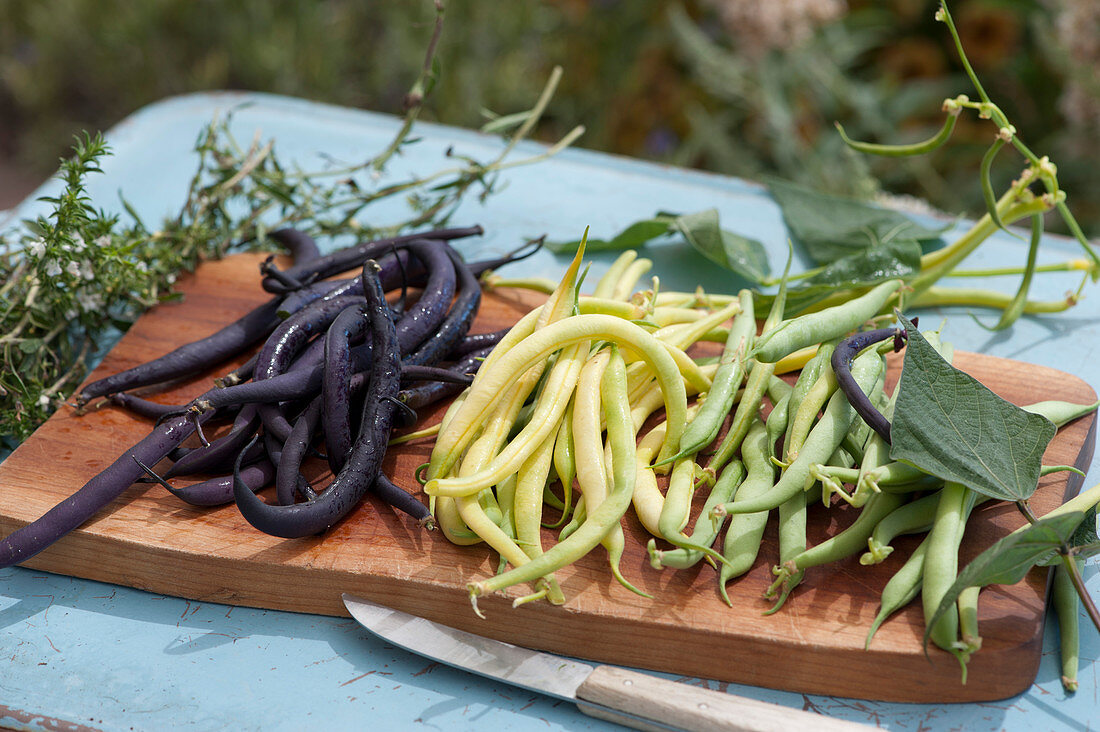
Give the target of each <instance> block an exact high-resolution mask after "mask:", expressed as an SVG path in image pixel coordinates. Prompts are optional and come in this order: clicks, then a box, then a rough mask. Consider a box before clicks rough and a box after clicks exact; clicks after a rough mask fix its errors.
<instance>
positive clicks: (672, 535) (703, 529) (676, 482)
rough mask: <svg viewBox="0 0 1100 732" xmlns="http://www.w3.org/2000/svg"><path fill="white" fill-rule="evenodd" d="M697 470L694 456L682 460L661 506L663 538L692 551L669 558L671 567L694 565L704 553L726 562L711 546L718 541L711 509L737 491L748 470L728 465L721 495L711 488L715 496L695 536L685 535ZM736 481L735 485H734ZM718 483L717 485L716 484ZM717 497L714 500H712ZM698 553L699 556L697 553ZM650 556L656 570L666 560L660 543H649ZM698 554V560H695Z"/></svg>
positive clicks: (673, 471) (708, 500)
mask: <svg viewBox="0 0 1100 732" xmlns="http://www.w3.org/2000/svg"><path fill="white" fill-rule="evenodd" d="M694 470H695V461H694V460H693V459H691V458H684V459H682V460H678V461H677V462H676V463H675V464H674V465H673V468H672V476H671V478H670V480H669V484H668V490H667V492H666V493H665V502H664V505H663V506H662V508H661V515H660V518H659V519H658V522H657V528H658V529H659V530H660V532H661V537H662V538H663V539H664V540H665V541H667V542H668V543H670V544H673V545H675V546H677V547H680V549H682V550H684V552H685V553H688V552H690V556H677V557H672V558H670V559H669V561H670V562H672V563H671V564H669V565H668V566H671V567H677V566H680V564H681V563H683V566H685V567H690V566H692V565H693V564H695V563H696V562H698V561H699V559H700V558H702V557H703V556H707V557H709V558H710V559H712V560H714V561H716V562H722V563H725V561H726V558H725V557H723V556H722V555H721V554H719V553H718V552H716V551H715V550H714V549H712V548H711V546H710V545H711V544H712V543H714V537H715V536H717V534H718V531H717V530H716V529H715V528H714V526H713V524H712V522H711V521H710V519H709V517H710V513H709V511H710V509H711V508H713V506H714V505H716V504H718V503H720V502H721V503H724V502H725V499H726V498H728V497H729V496H730V495H731V494H732V493H733V491H734V488H735V486H736V484H738V483H740V482H741V476H742V475H743V474H744V469H743V468H742V466H741V463H739V462H737V463H731V464H730V465H728V466H726V469H725V470H724V471H722V473H723V475H725V474H726V473H730V472H731V471H732V475H730V479H729V480H728V481H726V483H725V484H724V485H723V486H722V489H721V491H720V492H719V495H717V496H715V495H714V490H712V491H711V496H709V497H708V498H707V501H706V505H705V506H704V511H703V513H702V514H701V515H700V517H699V519H698V520H697V521H696V524H697V526H696V530H695V532H693V534H692V535H691V536H687V535H685V534H684V533H683V532H684V528H685V527H686V526H687V523H688V519H689V513H690V510H691V498H692V494H693V493H694V485H695V481H694ZM731 483H732V484H734V485H733V486H731V485H730V484H731ZM716 486H717V484H716ZM712 498H713V500H712ZM696 555H697V556H696ZM649 556H650V563H651V564H652V566H653V567H654V569H660V568H661V565H662V559H661V557H660V555H659V553H658V552H657V548H656V542H654V541H650V542H649ZM693 557H694V561H692V559H693Z"/></svg>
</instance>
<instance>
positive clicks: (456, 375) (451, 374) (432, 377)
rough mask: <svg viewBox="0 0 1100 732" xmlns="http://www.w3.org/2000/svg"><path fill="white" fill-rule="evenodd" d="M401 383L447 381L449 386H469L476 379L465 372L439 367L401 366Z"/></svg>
mask: <svg viewBox="0 0 1100 732" xmlns="http://www.w3.org/2000/svg"><path fill="white" fill-rule="evenodd" d="M401 381H402V382H406V381H445V382H447V383H449V384H460V385H462V386H469V385H470V384H472V383H473V381H474V377H473V375H472V374H468V373H466V372H464V371H454V370H451V369H447V368H441V367H438V366H415V365H410V364H401Z"/></svg>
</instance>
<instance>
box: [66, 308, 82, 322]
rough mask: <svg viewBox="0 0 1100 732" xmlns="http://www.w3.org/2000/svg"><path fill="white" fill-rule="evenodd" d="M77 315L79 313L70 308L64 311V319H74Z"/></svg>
mask: <svg viewBox="0 0 1100 732" xmlns="http://www.w3.org/2000/svg"><path fill="white" fill-rule="evenodd" d="M77 315H79V313H77V312H76V311H75V310H73V309H71V308H70V309H69V310H66V311H65V320H76V316H77Z"/></svg>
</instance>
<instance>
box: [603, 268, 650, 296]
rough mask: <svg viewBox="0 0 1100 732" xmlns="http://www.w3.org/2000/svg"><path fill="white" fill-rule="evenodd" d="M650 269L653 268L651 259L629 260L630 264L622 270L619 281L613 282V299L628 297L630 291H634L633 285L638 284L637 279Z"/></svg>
mask: <svg viewBox="0 0 1100 732" xmlns="http://www.w3.org/2000/svg"><path fill="white" fill-rule="evenodd" d="M651 269H653V260H650V259H644V258H643V259H638V260H635V261H634V262H631V263H630V266H629V267H627V268H626V269H625V270H624V271H623V274H622V277H620V278H619V281H618V282H616V283H615V287H614V290H613V291H612V293H611V297H612V298H613V299H615V300H626V299H628V298H629V297H630V293H631V292H633V291H634V286H635V285H636V284H638V280H640V279H641V278H642V275H644V274H645V273H646V272H648V271H649V270H651Z"/></svg>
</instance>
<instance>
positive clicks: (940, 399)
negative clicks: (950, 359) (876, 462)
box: [890, 317, 1055, 501]
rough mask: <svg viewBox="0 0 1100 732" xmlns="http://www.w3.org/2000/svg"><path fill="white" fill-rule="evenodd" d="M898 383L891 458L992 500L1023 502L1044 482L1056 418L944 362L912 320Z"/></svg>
mask: <svg viewBox="0 0 1100 732" xmlns="http://www.w3.org/2000/svg"><path fill="white" fill-rule="evenodd" d="M901 320H902V322H903V323H904V325H905V330H906V332H907V334H908V337H909V344H908V346H907V347H906V349H905V361H904V364H903V367H902V372H901V378H900V379H899V381H898V399H897V406H896V407H895V410H894V422H893V425H892V427H891V431H890V435H891V442H892V445H891V448H890V457H891V458H893V459H894V460H903V461H905V462H907V463H910V464H911V465H915V466H916V467H918V468H920V469H921V470H923V471H924V472H926V473H930V474H932V475H935V476H938V477H940V478H943V479H944V480H951V481H955V482H958V483H962V484H963V485H965V486H967V487H968V488H971V489H973V490H974V491H977V492H978V493H981V494H982V495H985V496H990V497H991V498H998V499H1001V500H1006V501H1018V500H1025V499H1027V498H1028V497H1029V496H1031V494H1032V493H1034V492H1035V488H1036V487H1037V486H1038V484H1039V471H1040V469H1041V467H1042V464H1041V463H1042V457H1043V451H1044V450H1045V449H1046V446H1047V444H1048V443H1049V442H1050V440H1051V439H1052V438H1053V437H1054V432H1055V427H1054V423H1052V422H1051V421H1050V420H1048V419H1047V418H1046V417H1042V416H1040V415H1037V414H1031V413H1030V412H1026V411H1024V410H1023V409H1020V408H1019V407H1017V406H1015V405H1013V404H1011V403H1009V402H1007V401H1005V400H1004V399H1002V398H1000V397H999V396H997V395H996V394H994V393H993V392H992V391H990V390H989V389H988V388H986V387H985V386H984V385H983V384H981V383H980V382H979V381H978V380H977V379H975V378H974V377H972V376H970V375H968V374H966V373H963V372H962V371H959V370H958V369H956V368H955V367H953V366H952V365H951V364H949V363H947V361H945V360H944V359H943V357H942V356H940V355H939V354H938V353H937V352H936V349H934V348H933V347H932V346H931V345H930V344H929V343H928V341H927V340H925V338H924V336H922V335H921V334H920V332H919V331H918V330H917V329H916V328H914V327H913V324H912V323H911V322H910V321H908V320H906V319H905V318H904V317H902V318H901Z"/></svg>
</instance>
